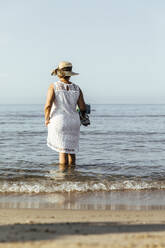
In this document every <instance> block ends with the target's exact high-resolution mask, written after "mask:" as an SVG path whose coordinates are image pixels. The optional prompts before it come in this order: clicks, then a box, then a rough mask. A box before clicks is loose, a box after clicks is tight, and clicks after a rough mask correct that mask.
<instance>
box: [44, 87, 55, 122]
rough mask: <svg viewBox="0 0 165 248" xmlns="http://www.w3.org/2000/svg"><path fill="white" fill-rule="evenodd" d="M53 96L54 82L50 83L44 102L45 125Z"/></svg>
mask: <svg viewBox="0 0 165 248" xmlns="http://www.w3.org/2000/svg"><path fill="white" fill-rule="evenodd" d="M54 98H55V94H54V84H51V85H50V86H49V88H48V93H47V98H46V103H45V108H44V110H45V125H46V126H47V125H48V123H49V115H50V111H51V107H52V104H53V101H54Z"/></svg>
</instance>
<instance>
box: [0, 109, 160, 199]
mask: <svg viewBox="0 0 165 248" xmlns="http://www.w3.org/2000/svg"><path fill="white" fill-rule="evenodd" d="M43 107H44V106H43V105H0V192H3V193H21V194H22V193H35V194H40V193H58V192H59V193H60V192H98V191H102V192H112V191H115V190H120V191H123V190H127V189H128V190H144V189H146V190H154V189H165V153H164V150H165V129H164V127H165V105H92V112H91V115H90V119H91V126H90V127H83V126H82V127H81V134H80V152H79V153H78V154H77V166H76V168H75V169H74V170H67V171H64V172H62V171H60V170H59V166H58V154H57V153H56V152H55V151H53V150H51V149H50V148H48V147H47V146H46V136H47V128H46V127H45V126H44V113H43Z"/></svg>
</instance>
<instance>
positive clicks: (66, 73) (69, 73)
mask: <svg viewBox="0 0 165 248" xmlns="http://www.w3.org/2000/svg"><path fill="white" fill-rule="evenodd" d="M64 73H65V76H66V77H71V76H76V75H79V73H76V72H73V71H64Z"/></svg>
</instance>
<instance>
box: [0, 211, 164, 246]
mask: <svg viewBox="0 0 165 248" xmlns="http://www.w3.org/2000/svg"><path fill="white" fill-rule="evenodd" d="M0 216H1V218H0V248H1V247H3V248H6V247H13V248H19V247H22V246H23V247H24V248H26V247H29V248H30V247H32V248H38V247H45V248H48V247H50V248H51V247H59V248H64V247H66V246H67V247H83V248H85V247H87V248H92V247H97V248H103V247H104V248H105V247H113V248H117V247H118V248H123V247H128V248H133V247H137V248H148V247H149V248H150V247H151V248H155V247H157V248H158V247H159V248H164V247H165V210H159V211H157V210H150V211H142V210H140V211H127V210H122V211H113V210H106V211H102V210H99V211H98V210H54V209H1V212H0Z"/></svg>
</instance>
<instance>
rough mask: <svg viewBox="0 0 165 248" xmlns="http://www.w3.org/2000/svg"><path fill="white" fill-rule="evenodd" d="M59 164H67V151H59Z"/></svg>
mask: <svg viewBox="0 0 165 248" xmlns="http://www.w3.org/2000/svg"><path fill="white" fill-rule="evenodd" d="M59 164H62V165H67V164H68V154H67V153H61V152H60V153H59Z"/></svg>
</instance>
